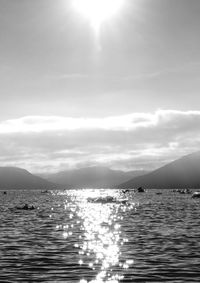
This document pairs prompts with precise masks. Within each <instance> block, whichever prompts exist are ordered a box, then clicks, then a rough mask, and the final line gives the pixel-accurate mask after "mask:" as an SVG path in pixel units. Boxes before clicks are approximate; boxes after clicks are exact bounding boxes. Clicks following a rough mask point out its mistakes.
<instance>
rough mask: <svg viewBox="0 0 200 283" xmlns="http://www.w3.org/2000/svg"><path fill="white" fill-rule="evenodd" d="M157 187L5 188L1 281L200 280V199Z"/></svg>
mask: <svg viewBox="0 0 200 283" xmlns="http://www.w3.org/2000/svg"><path fill="white" fill-rule="evenodd" d="M159 192H161V194H157V193H158V191H157V190H151V191H150V190H149V191H148V192H146V193H140V194H139V193H134V192H128V193H127V194H126V195H124V194H123V193H122V192H120V191H119V190H70V191H49V192H48V193H42V192H41V191H8V193H7V195H4V194H3V192H1V191H0V282H80V283H89V282H92V283H102V282H111V283H119V282H174V283H182V282H200V270H199V266H200V242H199V235H200V218H199V208H200V200H198V199H196V200H195V199H192V198H191V195H180V194H177V193H173V192H171V191H169V190H163V191H159ZM123 199H128V201H127V202H125V201H123ZM25 203H28V204H30V205H34V206H35V207H36V209H35V210H27V211H26V210H19V209H17V207H20V206H23V205H24V204H25Z"/></svg>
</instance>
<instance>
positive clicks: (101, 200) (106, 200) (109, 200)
mask: <svg viewBox="0 0 200 283" xmlns="http://www.w3.org/2000/svg"><path fill="white" fill-rule="evenodd" d="M88 202H93V203H101V204H104V203H122V204H126V203H127V202H128V199H116V198H114V197H111V196H107V197H99V198H88Z"/></svg>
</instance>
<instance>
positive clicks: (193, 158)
mask: <svg viewBox="0 0 200 283" xmlns="http://www.w3.org/2000/svg"><path fill="white" fill-rule="evenodd" d="M140 186H142V187H147V188H186V187H189V188H200V151H199V152H195V153H192V154H189V155H187V156H183V157H182V158H180V159H178V160H175V161H174V162H171V163H169V164H167V165H165V166H163V167H161V168H159V169H157V170H155V171H153V172H151V173H149V174H145V175H143V176H140V177H136V178H133V179H131V180H129V181H128V182H125V183H122V184H121V185H119V186H117V187H119V188H122V189H123V188H137V187H140Z"/></svg>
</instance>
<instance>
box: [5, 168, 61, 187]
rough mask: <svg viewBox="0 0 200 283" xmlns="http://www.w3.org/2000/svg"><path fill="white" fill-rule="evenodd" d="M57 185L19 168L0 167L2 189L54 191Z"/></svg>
mask: <svg viewBox="0 0 200 283" xmlns="http://www.w3.org/2000/svg"><path fill="white" fill-rule="evenodd" d="M56 187H58V186H56V185H55V184H53V183H51V182H48V181H46V180H44V179H42V178H40V177H37V176H35V175H33V174H31V173H29V172H28V171H27V170H25V169H21V168H17V167H0V189H1V190H7V189H42V190H43V189H53V188H56Z"/></svg>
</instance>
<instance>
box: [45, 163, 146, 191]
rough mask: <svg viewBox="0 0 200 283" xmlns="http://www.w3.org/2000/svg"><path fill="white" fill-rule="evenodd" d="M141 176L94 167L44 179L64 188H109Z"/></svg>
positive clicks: (133, 172) (136, 172)
mask: <svg viewBox="0 0 200 283" xmlns="http://www.w3.org/2000/svg"><path fill="white" fill-rule="evenodd" d="M142 174H145V172H144V171H132V172H124V171H119V170H111V169H109V168H107V167H99V166H94V167H87V168H81V169H75V170H69V171H63V172H58V173H55V174H48V175H46V176H45V178H46V179H47V180H48V181H51V182H54V183H56V184H60V185H64V186H66V185H67V184H70V186H72V187H73V188H86V187H87V188H111V187H114V186H116V185H117V184H119V183H122V182H126V181H128V180H130V179H131V178H133V177H135V176H139V175H142Z"/></svg>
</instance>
